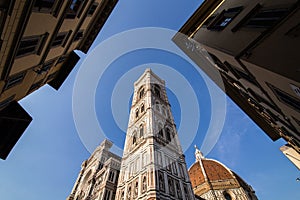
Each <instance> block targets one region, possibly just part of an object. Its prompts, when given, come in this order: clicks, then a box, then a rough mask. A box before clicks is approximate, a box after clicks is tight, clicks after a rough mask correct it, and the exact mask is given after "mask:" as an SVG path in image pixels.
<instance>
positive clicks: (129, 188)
mask: <svg viewBox="0 0 300 200" xmlns="http://www.w3.org/2000/svg"><path fill="white" fill-rule="evenodd" d="M130 198H131V186H129V187H128V191H127V199H130Z"/></svg>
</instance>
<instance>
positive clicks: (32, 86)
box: [0, 0, 117, 159]
mask: <svg viewBox="0 0 300 200" xmlns="http://www.w3.org/2000/svg"><path fill="white" fill-rule="evenodd" d="M116 3H117V0H92V1H88V0H66V1H63V0H33V1H29V0H3V1H0V129H1V138H0V158H2V159H5V158H6V157H7V155H8V154H9V152H10V151H11V149H12V148H13V146H14V145H15V143H16V142H17V141H18V139H19V138H20V136H21V135H22V133H23V131H24V130H25V129H26V127H27V126H28V125H29V123H30V122H31V120H32V118H31V116H30V115H29V114H27V112H26V111H25V110H24V109H23V108H22V107H21V106H20V105H19V104H18V101H19V100H20V99H22V98H23V97H25V96H27V95H29V94H30V93H32V92H33V91H35V90H37V89H39V88H40V87H42V86H43V85H45V84H49V85H50V86H52V87H53V88H54V89H56V90H58V89H59V88H60V86H61V85H62V83H63V82H64V80H65V79H66V78H67V76H68V75H69V73H70V72H71V70H72V69H73V68H74V66H75V65H76V63H77V62H78V60H79V56H78V55H77V54H76V53H75V52H74V50H78V51H82V52H84V53H87V51H88V50H89V48H90V46H91V44H92V42H93V41H94V39H95V38H96V36H97V34H98V33H99V31H100V29H101V28H102V26H103V25H104V23H105V21H106V20H107V18H108V16H109V15H110V13H111V12H112V10H113V8H114V7H115V5H116Z"/></svg>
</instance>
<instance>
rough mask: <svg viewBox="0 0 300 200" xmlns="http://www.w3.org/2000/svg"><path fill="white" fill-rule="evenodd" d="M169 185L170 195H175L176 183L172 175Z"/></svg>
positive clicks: (169, 178)
mask: <svg viewBox="0 0 300 200" xmlns="http://www.w3.org/2000/svg"><path fill="white" fill-rule="evenodd" d="M168 186H169V193H170V195H172V196H173V195H174V194H175V193H174V183H173V180H172V178H171V177H168Z"/></svg>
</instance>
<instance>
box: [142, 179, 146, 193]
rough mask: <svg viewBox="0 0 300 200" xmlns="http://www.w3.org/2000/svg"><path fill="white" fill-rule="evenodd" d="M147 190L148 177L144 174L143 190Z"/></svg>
mask: <svg viewBox="0 0 300 200" xmlns="http://www.w3.org/2000/svg"><path fill="white" fill-rule="evenodd" d="M146 190H147V178H146V176H144V178H143V185H142V191H143V192H145V191H146Z"/></svg>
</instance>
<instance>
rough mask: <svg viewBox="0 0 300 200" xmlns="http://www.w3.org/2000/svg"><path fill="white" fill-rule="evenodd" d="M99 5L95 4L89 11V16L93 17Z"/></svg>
mask: <svg viewBox="0 0 300 200" xmlns="http://www.w3.org/2000/svg"><path fill="white" fill-rule="evenodd" d="M98 5H99V4H98V3H93V4H92V5H91V7H90V9H89V11H88V16H91V15H93V14H94V12H95V11H96V9H97V7H98Z"/></svg>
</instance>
